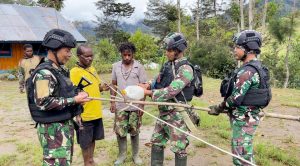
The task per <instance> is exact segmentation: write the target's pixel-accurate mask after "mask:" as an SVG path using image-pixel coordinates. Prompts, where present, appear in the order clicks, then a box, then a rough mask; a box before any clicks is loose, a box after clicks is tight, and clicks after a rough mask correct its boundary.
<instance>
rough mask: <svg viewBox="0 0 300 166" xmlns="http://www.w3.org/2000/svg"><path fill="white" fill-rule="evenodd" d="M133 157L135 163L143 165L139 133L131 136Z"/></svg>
mask: <svg viewBox="0 0 300 166" xmlns="http://www.w3.org/2000/svg"><path fill="white" fill-rule="evenodd" d="M131 147H132V159H133V162H134V164H136V165H142V164H143V161H142V159H141V158H140V157H139V135H138V134H137V135H136V136H131Z"/></svg>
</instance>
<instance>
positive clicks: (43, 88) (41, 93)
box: [36, 80, 50, 98]
mask: <svg viewBox="0 0 300 166" xmlns="http://www.w3.org/2000/svg"><path fill="white" fill-rule="evenodd" d="M49 91H50V89H49V80H37V81H36V92H37V98H44V97H48V96H49Z"/></svg>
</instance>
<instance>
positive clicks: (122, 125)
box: [114, 111, 142, 137]
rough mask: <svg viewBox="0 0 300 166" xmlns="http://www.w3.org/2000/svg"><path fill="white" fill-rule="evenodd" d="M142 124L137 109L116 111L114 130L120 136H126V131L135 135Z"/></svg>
mask: <svg viewBox="0 0 300 166" xmlns="http://www.w3.org/2000/svg"><path fill="white" fill-rule="evenodd" d="M141 124H142V119H141V117H139V116H138V111H116V113H115V124H114V131H115V133H116V134H117V135H118V136H120V137H126V136H127V134H128V133H130V135H131V136H135V135H137V134H139V133H140V127H141Z"/></svg>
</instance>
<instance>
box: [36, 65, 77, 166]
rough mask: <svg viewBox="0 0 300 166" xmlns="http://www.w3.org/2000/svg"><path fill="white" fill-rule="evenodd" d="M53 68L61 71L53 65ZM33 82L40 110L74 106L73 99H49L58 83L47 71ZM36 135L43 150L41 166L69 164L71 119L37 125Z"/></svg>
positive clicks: (70, 158)
mask: <svg viewBox="0 0 300 166" xmlns="http://www.w3.org/2000/svg"><path fill="white" fill-rule="evenodd" d="M53 65H54V64H53ZM54 67H55V68H57V70H62V69H61V68H58V67H56V66H55V65H54ZM33 81H34V97H35V98H34V100H35V103H36V105H37V106H38V107H39V108H40V109H41V110H44V111H49V110H51V109H54V108H55V109H58V110H60V109H63V108H65V107H66V106H70V105H73V104H75V100H74V99H73V98H62V97H51V96H52V94H53V92H54V89H56V88H57V87H58V82H57V80H56V78H55V76H54V75H53V74H52V73H51V72H50V71H49V70H47V69H42V70H40V71H38V72H37V73H36V75H35V76H34V80H33ZM37 134H38V137H39V141H40V143H41V146H42V148H43V166H48V165H51V166H52V165H70V164H71V162H72V154H73V137H74V126H73V121H72V119H70V120H66V121H62V122H55V123H39V124H38V126H37Z"/></svg>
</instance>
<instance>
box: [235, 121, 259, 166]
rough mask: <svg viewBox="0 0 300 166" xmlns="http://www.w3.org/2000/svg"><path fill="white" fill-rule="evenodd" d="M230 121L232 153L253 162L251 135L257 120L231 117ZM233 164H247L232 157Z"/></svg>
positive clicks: (244, 165)
mask: <svg viewBox="0 0 300 166" xmlns="http://www.w3.org/2000/svg"><path fill="white" fill-rule="evenodd" d="M230 122H231V128H232V140H231V148H232V153H233V154H235V155H237V156H240V157H242V158H244V159H246V160H248V161H250V162H252V163H254V157H253V137H254V133H255V131H256V128H257V126H258V124H259V120H254V119H252V120H251V121H250V120H249V118H246V119H245V120H238V119H235V118H232V117H231V118H230ZM233 164H234V165H238V166H241V165H243V166H246V165H249V164H247V163H245V162H243V161H240V160H239V159H237V158H234V157H233Z"/></svg>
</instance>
